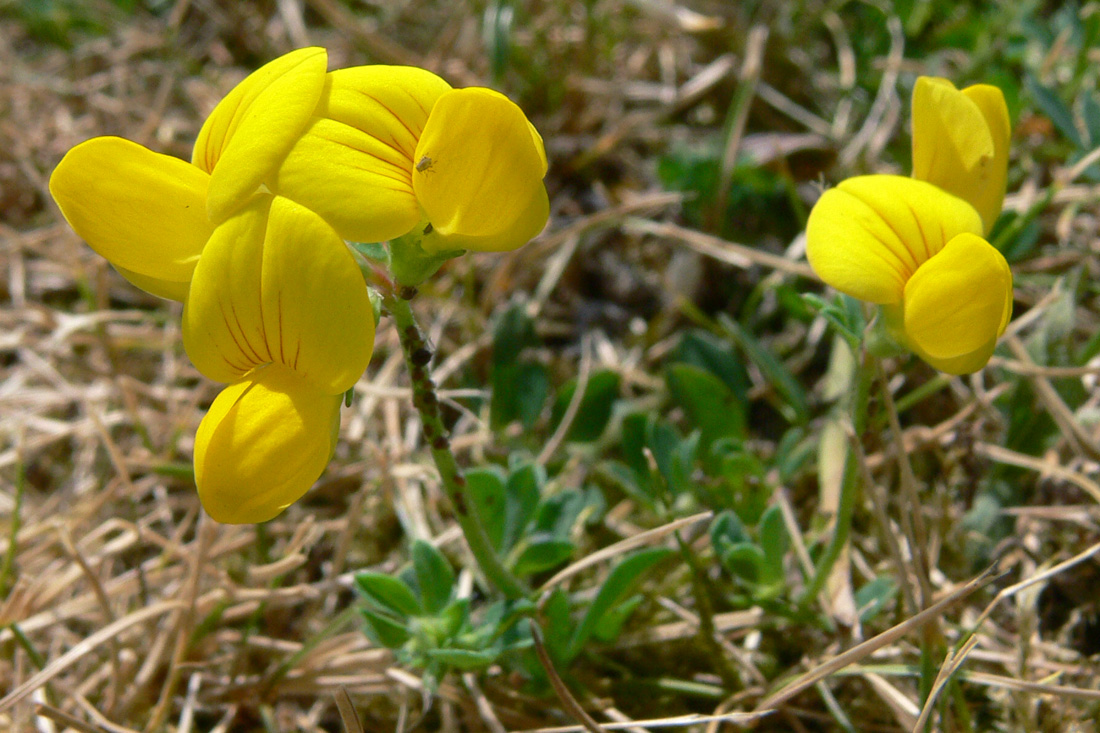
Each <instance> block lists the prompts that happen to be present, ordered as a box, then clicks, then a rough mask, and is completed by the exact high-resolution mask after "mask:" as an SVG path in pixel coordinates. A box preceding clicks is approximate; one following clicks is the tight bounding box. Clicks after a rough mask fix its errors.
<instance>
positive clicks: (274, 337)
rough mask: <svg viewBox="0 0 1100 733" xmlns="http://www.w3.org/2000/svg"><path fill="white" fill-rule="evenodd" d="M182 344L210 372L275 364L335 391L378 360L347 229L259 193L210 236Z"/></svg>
mask: <svg viewBox="0 0 1100 733" xmlns="http://www.w3.org/2000/svg"><path fill="white" fill-rule="evenodd" d="M183 343H184V347H185V348H186V350H187V354H188V356H190V357H191V361H192V362H193V363H194V364H195V367H196V368H198V370H199V371H200V372H202V373H203V374H205V375H206V376H208V377H210V378H211V379H214V380H217V381H222V382H231V381H234V380H236V379H238V378H239V377H240V376H241V375H243V374H244V373H246V372H247V371H249V370H250V369H252V368H254V367H256V366H260V365H263V364H268V363H277V364H282V365H284V366H287V367H290V368H291V369H293V370H294V371H295V373H297V374H299V375H300V376H302V377H306V378H308V379H310V380H311V381H312V382H314V383H315V384H317V385H318V387H319V388H320V389H322V390H324V391H326V392H327V393H328V394H336V393H340V392H344V391H346V390H347V389H348V388H350V387H351V386H352V385H353V384H355V382H356V380H358V379H359V377H360V375H362V373H363V370H364V369H365V368H366V366H367V362H368V361H370V356H371V351H372V349H373V347H374V316H373V311H372V309H371V305H370V298H369V297H368V295H367V290H366V286H365V285H364V283H363V276H362V274H361V273H360V272H359V268H358V266H357V265H356V264H355V259H354V258H353V257H352V255H351V252H350V251H348V248H347V246H346V245H345V244H344V242H343V240H342V239H340V237H339V235H337V234H336V232H335V231H333V230H332V228H331V227H330V226H329V225H328V224H327V223H325V221H324V220H323V219H321V218H320V217H319V216H317V215H316V214H315V213H313V212H312V211H310V210H309V209H306V208H305V207H303V206H301V205H299V204H297V203H295V202H293V201H290V200H288V199H286V198H283V197H279V196H276V197H271V196H267V195H257V196H255V197H254V198H253V200H252V201H251V202H250V203H249V204H248V205H247V206H245V207H244V208H243V209H241V210H240V211H239V212H238V213H236V214H234V215H233V216H231V217H230V218H229V219H228V220H226V222H225V223H223V224H222V225H221V226H219V227H218V228H217V230H216V231H215V232H214V235H213V236H212V237H211V238H210V243H209V245H208V246H207V249H206V251H205V252H204V254H203V257H202V260H201V261H200V262H199V265H198V267H197V268H196V269H195V277H194V279H193V280H192V282H191V290H190V293H189V295H188V298H187V303H186V304H185V306H184V311H183Z"/></svg>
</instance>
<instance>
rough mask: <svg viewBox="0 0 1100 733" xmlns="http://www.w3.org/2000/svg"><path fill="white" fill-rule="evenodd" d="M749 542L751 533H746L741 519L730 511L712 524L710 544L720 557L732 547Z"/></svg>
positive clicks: (725, 512) (718, 517)
mask: <svg viewBox="0 0 1100 733" xmlns="http://www.w3.org/2000/svg"><path fill="white" fill-rule="evenodd" d="M748 541H749V533H748V532H746V531H745V525H744V523H742V522H741V518H740V517H738V516H737V514H735V513H734V512H731V511H729V510H728V509H727V510H726V511H724V512H722V513H721V514H719V515H718V516H717V517H715V518H714V521H713V522H711V524H710V543H711V545H713V546H714V550H715V552H717V553H718V554H719V555H720V554H721V553H722V551H723V549H724V548H726V547H728V546H730V545H735V544H738V543H740V542H748Z"/></svg>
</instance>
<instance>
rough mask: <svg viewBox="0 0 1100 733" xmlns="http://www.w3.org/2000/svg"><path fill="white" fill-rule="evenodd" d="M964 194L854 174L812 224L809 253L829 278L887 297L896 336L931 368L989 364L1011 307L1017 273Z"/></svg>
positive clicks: (872, 298)
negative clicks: (985, 235) (990, 240)
mask: <svg viewBox="0 0 1100 733" xmlns="http://www.w3.org/2000/svg"><path fill="white" fill-rule="evenodd" d="M983 231H984V229H983V224H982V219H981V216H980V215H979V214H978V212H977V211H976V210H975V209H974V207H973V206H971V205H970V204H969V203H967V202H966V201H964V200H962V199H960V198H958V197H956V196H953V195H951V194H949V193H947V192H945V191H943V190H942V189H940V188H938V187H936V186H933V185H932V184H930V183H925V182H924V181H919V180H914V179H912V178H905V177H902V176H885V175H872V176H860V177H857V178H849V179H848V180H846V181H843V182H842V183H841V184H840V185H839V186H837V187H836V188H832V189H830V190H828V191H826V192H825V193H824V194H823V195H822V197H821V198H820V199H819V200H818V202H817V204H816V205H815V206H814V208H813V210H812V211H811V212H810V218H809V221H808V222H807V226H806V255H807V257H808V259H809V260H810V265H811V266H812V267H813V268H814V271H815V272H817V274H818V275H819V276H820V277H821V279H822V280H824V281H825V282H826V283H828V284H829V285H832V286H833V287H834V288H836V289H837V290H839V291H841V292H843V293H847V294H848V295H851V296H852V297H854V298H858V299H860V300H865V301H868V302H871V303H876V304H879V305H882V306H883V307H884V308H883V310H884V316H885V320H886V324H887V326H888V327H889V328H890V329H891V330H892V331H893V332H894V334H895V336H896V337H897V338H898V340H899V341H901V342H902V343H904V344H905V345H906V346H908V348H910V349H911V350H912V351H913V352H915V353H916V354H917V355H918V356H920V357H921V358H922V359H924V360H925V361H927V362H928V363H929V364H931V365H932V366H934V367H936V368H937V369H940V370H942V371H945V372H948V373H950V374H966V373H969V372H973V371H977V370H978V369H981V368H982V367H983V366H985V364H986V362H988V361H989V357H990V356H991V355H992V354H993V348H994V346H995V345H996V343H997V339H998V337H1000V335H1001V334H1002V333H1004V330H1005V327H1006V326H1007V325H1008V320H1009V317H1010V316H1011V313H1012V273H1011V271H1010V270H1009V269H1008V263H1007V262H1006V261H1005V259H1004V257H1003V256H1002V255H1001V253H1000V252H998V251H997V250H996V249H995V248H994V247H993V246H992V245H991V244H989V243H988V242H986V241H985V240H984V239H982V237H981V234H982V233H983Z"/></svg>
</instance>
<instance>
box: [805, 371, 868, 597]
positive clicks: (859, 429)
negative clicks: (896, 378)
mask: <svg viewBox="0 0 1100 733" xmlns="http://www.w3.org/2000/svg"><path fill="white" fill-rule="evenodd" d="M874 360H875V357H874V356H871V355H870V354H868V353H866V352H864V354H863V358H862V360H861V364H860V366H859V367H858V368H857V370H856V377H855V380H854V382H855V384H854V390H853V393H852V397H851V415H852V429H853V431H854V436H853V440H859V439H860V436H861V435H862V434H863V430H864V428H865V427H866V425H867V401H868V399H869V394H870V391H871V382H872V381H873V380H874V377H875V367H874V364H873V363H872V362H873V361H874ZM859 484H860V466H859V456H858V455H857V453H856V451H854V450H849V451H848V453H847V457H846V458H845V460H844V477H843V479H842V482H841V485H840V498H839V500H838V502H837V512H836V522H835V523H834V527H833V536H832V538H831V539H830V540H829V545H828V547H826V548H825V552H824V553H822V555H821V559H820V560H819V561H818V563H817V567H816V568H815V569H814V577H813V580H811V581H810V584H809V585H808V586H807V588H806V590H805V592H803V594H802V597H801V599H800V602H799V605H801V606H803V607H806V606H808V605H809V604H810V603H812V602H813V599H814V598H816V597H817V595H818V594H819V593H820V592H821V589H822V588H824V587H825V581H826V580H828V578H829V573H830V572H832V569H833V565H835V564H836V561H837V559H838V558H839V557H840V553H841V552H842V551H843V550H844V546H845V545H846V544H848V538H849V536H850V535H851V531H852V515H853V514H854V513H855V508H856V502H857V499H858V498H859Z"/></svg>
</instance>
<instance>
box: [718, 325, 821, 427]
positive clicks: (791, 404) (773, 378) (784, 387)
mask: <svg viewBox="0 0 1100 733" xmlns="http://www.w3.org/2000/svg"><path fill="white" fill-rule="evenodd" d="M719 321H720V322H721V324H722V326H723V327H724V328H726V329H727V330H728V331H729V332H730V334H731V335H732V336H733V338H734V340H735V341H736V342H737V343H738V345H739V346H740V347H741V348H742V350H744V352H745V355H746V356H748V357H749V359H750V360H752V362H753V363H754V364H756V366H757V367H759V369H760V371H761V373H762V374H763V375H764V378H765V379H766V380H767V381H768V383H769V384H771V385H772V386H773V387H774V388H775V391H776V392H778V393H779V395H780V396H781V397H782V398H783V400H784V402H783V404H781V405H779V408H780V411H781V412H782V413H783V414H784V417H786V418H787V419H788V420H790V421H791V422H799V423H801V422H805V421H806V420H808V419H809V411H810V408H809V402H808V401H807V399H806V391H805V390H804V389H803V388H802V385H801V384H799V382H798V380H797V379H795V378H794V375H792V374H791V372H790V370H788V369H787V367H786V366H785V365H784V364H783V362H782V361H780V360H779V359H777V358H776V356H775V354H773V353H772V352H771V351H769V350H768V349H767V348H765V347H764V346H763V344H761V343H760V342H759V341H757V340H756V339H755V338H754V337H753V336H752V334H750V333H749V332H748V330H747V329H745V328H742V327H741V325H740V324H739V323H737V322H736V321H733V320H731V319H730V318H728V317H725V316H723V315H721V314H720V315H719Z"/></svg>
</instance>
